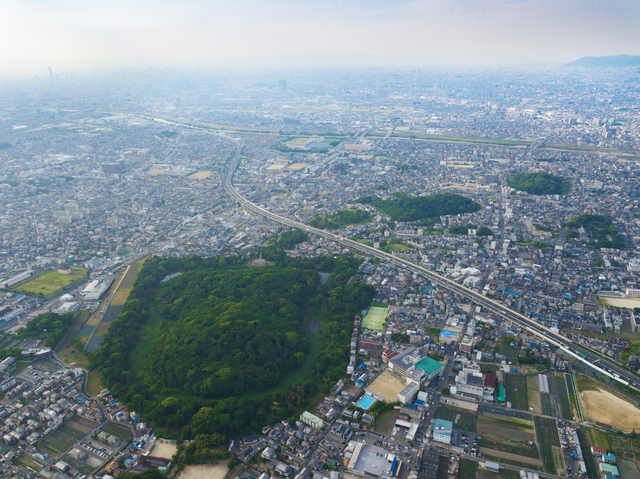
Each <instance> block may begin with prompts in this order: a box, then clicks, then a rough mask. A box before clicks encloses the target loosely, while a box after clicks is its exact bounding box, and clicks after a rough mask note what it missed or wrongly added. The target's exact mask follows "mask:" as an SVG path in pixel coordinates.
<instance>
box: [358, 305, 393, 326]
mask: <svg viewBox="0 0 640 479" xmlns="http://www.w3.org/2000/svg"><path fill="white" fill-rule="evenodd" d="M387 311H389V307H388V306H385V307H384V308H380V307H378V306H373V307H372V308H371V309H370V310H369V312H368V313H367V315H366V316H365V317H364V320H363V321H362V326H363V327H364V328H367V329H373V330H375V331H382V330H383V329H384V323H385V320H386V319H387Z"/></svg>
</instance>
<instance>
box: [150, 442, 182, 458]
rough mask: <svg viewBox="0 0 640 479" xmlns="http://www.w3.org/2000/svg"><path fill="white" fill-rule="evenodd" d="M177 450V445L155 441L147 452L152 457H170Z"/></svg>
mask: <svg viewBox="0 0 640 479" xmlns="http://www.w3.org/2000/svg"><path fill="white" fill-rule="evenodd" d="M177 450H178V446H176V445H175V444H167V443H166V442H160V441H156V444H155V446H153V449H151V452H150V453H149V455H150V456H153V457H164V458H166V459H171V457H172V456H173V455H174V454H175V453H176V451H177Z"/></svg>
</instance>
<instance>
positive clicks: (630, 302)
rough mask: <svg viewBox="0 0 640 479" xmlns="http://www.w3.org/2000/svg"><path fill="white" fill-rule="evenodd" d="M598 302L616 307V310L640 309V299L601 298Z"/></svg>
mask: <svg viewBox="0 0 640 479" xmlns="http://www.w3.org/2000/svg"><path fill="white" fill-rule="evenodd" d="M598 300H599V301H600V302H602V303H604V304H608V305H609V306H614V307H616V308H628V309H633V308H638V307H640V299H637V298H602V297H599V298H598Z"/></svg>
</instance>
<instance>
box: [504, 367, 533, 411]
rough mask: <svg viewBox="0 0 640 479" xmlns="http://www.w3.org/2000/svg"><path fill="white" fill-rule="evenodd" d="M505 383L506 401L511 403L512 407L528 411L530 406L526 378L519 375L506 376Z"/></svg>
mask: <svg viewBox="0 0 640 479" xmlns="http://www.w3.org/2000/svg"><path fill="white" fill-rule="evenodd" d="M504 383H505V384H504V389H505V395H506V400H507V401H509V402H510V403H511V407H514V408H516V409H521V410H523V411H528V410H529V404H528V400H527V378H526V376H521V375H519V374H505V375H504Z"/></svg>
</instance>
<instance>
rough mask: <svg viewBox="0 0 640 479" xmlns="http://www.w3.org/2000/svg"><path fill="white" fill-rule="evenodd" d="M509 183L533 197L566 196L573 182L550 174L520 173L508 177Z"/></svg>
mask: <svg viewBox="0 0 640 479" xmlns="http://www.w3.org/2000/svg"><path fill="white" fill-rule="evenodd" d="M507 183H508V184H509V186H510V187H511V188H515V189H516V190H518V191H526V192H527V193H529V194H531V195H565V194H567V193H569V191H571V180H569V179H567V178H562V177H560V176H555V175H551V174H549V173H518V174H517V175H511V176H509V177H507Z"/></svg>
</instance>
